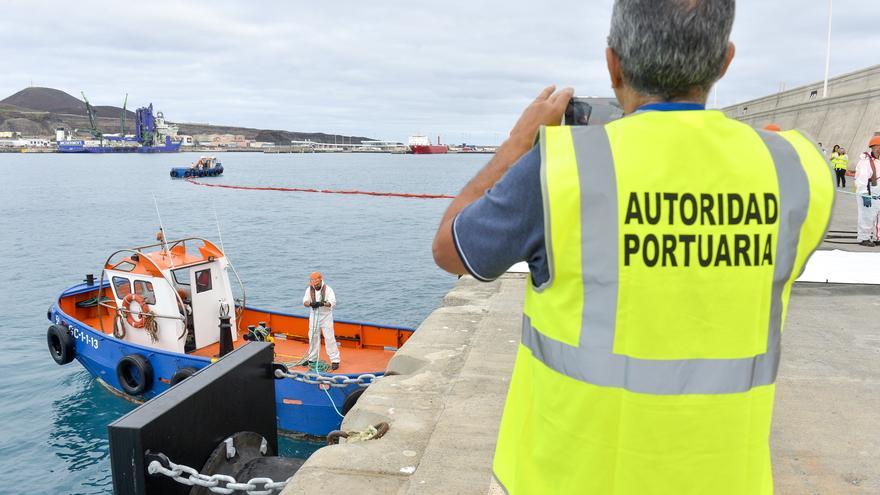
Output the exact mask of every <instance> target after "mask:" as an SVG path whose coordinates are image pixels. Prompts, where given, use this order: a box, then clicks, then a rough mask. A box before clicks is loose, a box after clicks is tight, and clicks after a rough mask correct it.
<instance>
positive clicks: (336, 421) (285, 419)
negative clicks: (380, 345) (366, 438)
mask: <svg viewBox="0 0 880 495" xmlns="http://www.w3.org/2000/svg"><path fill="white" fill-rule="evenodd" d="M104 287H109V284H105V285H104ZM96 291H97V286H96V285H86V284H79V285H75V286H73V287H70V288H69V289H67V290H65V291H64V292H62V293H61V295H59V297H58V299H56V301H55V303H54V304H52V306H51V307H50V308H49V312H48V314H47V316H48V318H49V320H50V321H51V322H52V323H54V324H56V325H61V326H63V327H65V328H67V329H68V331H69V333H70V335H71V336H72V337H73V341H74V356H75V358H76V360H77V361H79V362H80V364H82V366H83V367H84V368H85V369H86V370H87V371H88V372H89V373H90V374H91V375H92V376H93V377H95V378H98V379H100V380H101V381H102V382H103V383H104V384H106V385H107V386H108V387H110V388H111V389H112V390H113V391H114V392H116V393H118V394H119V395H122V396H125V397H127V398H129V399H133V400H135V401H138V402H140V401H146V400H149V399H152V398H153V397H155V396H157V395H159V394H161V393H162V392H164V391H166V390H168V389H169V388H171V377H172V376H173V375H174V373H175V372H176V371H177V370H179V369H181V368H185V367H191V368H194V369H196V370H200V369H202V368H204V367H206V366H208V365H209V364H211V359H209V358H206V357H201V356H193V355H189V354H178V353H173V352H167V351H162V350H158V349H153V348H149V347H144V346H140V345H135V344H131V343H128V342H125V341H123V340H119V339H117V338H115V337H113V336H112V335H108V334H105V333H103V332H101V331H100V330H98V329H95V328H92V327H90V326H88V325H86V324H85V323H83V322H81V321H79V320H77V319H76V318H74V317H72V316H70V315H68V314H67V313H65V312H64V311H63V310H62V309H61V306H60V300H61V298H62V297H65V296H71V295H76V294H83V293H88V292H96ZM130 354H139V355H141V356H143V357H144V358H145V359H147V360H148V361H149V362H150V365H151V366H152V368H153V377H152V381H151V383H149V384H148V387H147V391H146V392H144V394H143V395H141V396H137V397H129V396H127V395H126V394H125V393H124V392H123V388H122V386H121V385H120V384H119V380H118V378H117V376H116V366H117V364H118V363H119V360H120V359H122V357H124V356H127V355H130ZM364 372H367V370H365V371H364ZM369 372H370V373H373V374H374V375H376V376H381V375H382V374H384V373H383V372H373V371H369ZM346 376H349V377H351V378H357V375H346ZM358 388H359V387H358V386H357V385H349V386H347V387H345V388H329V389H328V390H324V389H322V388H320V387H319V386H318V385H313V384H307V383H303V382H300V381H296V380H292V379H287V378H285V379H281V380H276V381H275V404H276V415H277V419H278V428H279V429H280V430H283V432H284V433H288V434H293V435H297V436H306V437H324V436H326V435H327V433H329V432H331V431H333V430H336V429H339V427H340V425H341V423H342V416H341V414H340V412H341V410H342V404H343V402H344V401H345V398H346V397H347V396H348V395H349V394H351V393H353V392H355V391H356V390H357V389H358Z"/></svg>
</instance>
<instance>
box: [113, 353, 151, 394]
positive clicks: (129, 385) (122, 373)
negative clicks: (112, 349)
mask: <svg viewBox="0 0 880 495" xmlns="http://www.w3.org/2000/svg"><path fill="white" fill-rule="evenodd" d="M116 379H117V380H118V381H119V386H120V387H121V388H122V391H123V392H125V393H126V394H128V395H143V394H144V392H147V391H148V390H150V387H151V386H152V385H153V365H151V364H150V361H148V360H147V358H145V357H143V356H141V355H140V354H129V355H128V356H125V357H123V358H122V359H120V360H119V362H118V363H117V364H116Z"/></svg>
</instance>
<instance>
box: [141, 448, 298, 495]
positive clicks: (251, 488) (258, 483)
mask: <svg viewBox="0 0 880 495" xmlns="http://www.w3.org/2000/svg"><path fill="white" fill-rule="evenodd" d="M157 457H158V458H159V459H161V460H154V461H150V464H149V465H148V466H147V472H148V473H150V474H151V475H153V476H156V475H163V476H167V477H169V478H171V479H173V480H174V481H176V482H178V483H182V484H184V485H188V486H194V485H198V486H201V487H204V488H207V489H208V490H210V491H212V492H214V493H223V494H226V495H229V494H231V493H234V492H236V491H240V492H245V493H247V494H248V495H273V494H275V493H278V492H279V491H280V490H282V489H284V487H285V486H286V485H287V482H288V481H290V479H291V478H293V477H292V476H291V477H290V478H287V479H286V480H284V481H274V480H272V478H251V479H249V480H248V481H247V482H245V483H239V482H238V481H236V480H235V478H233V477H232V476H228V475H225V474H215V475H213V476H208V475H205V474H201V473H199V472H198V471H197V470H195V469H193V468H191V467H189V466H185V465H183V464H175V463H174V462H171V460H170V459H168V457H167V456H166V455H165V454H157ZM184 475H186V476H184Z"/></svg>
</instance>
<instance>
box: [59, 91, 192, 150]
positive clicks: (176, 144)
mask: <svg viewBox="0 0 880 495" xmlns="http://www.w3.org/2000/svg"><path fill="white" fill-rule="evenodd" d="M83 96H84V97H85V95H83ZM86 111H87V112H88V115H89V121H90V123H91V126H92V129H91V133H92V136H93V139H88V140H84V139H69V138H68V139H63V136H59V139H58V152H59V153H175V152H178V151H180V145H181V140H180V139H179V138H178V137H177V131H178V127H177V126H176V125H174V124H169V123H167V122H165V116H164V115H163V114H162V112H157V113H156V115H155V116H153V104H152V103H151V104H150V105H149V106H146V107H142V108H138V109H137V111H135V134H134V135H124V134H122V133H119V134H104V133H102V132H101V131H99V130H98V129H97V127H96V126H95V122H96V119H95V116H94V111H93V110H92V107H91V105H90V104H89V103H88V100H86ZM122 111H123V115H124V113H125V108H124V105H123V110H122ZM122 128H123V129H124V128H125V125H124V120H123V125H122Z"/></svg>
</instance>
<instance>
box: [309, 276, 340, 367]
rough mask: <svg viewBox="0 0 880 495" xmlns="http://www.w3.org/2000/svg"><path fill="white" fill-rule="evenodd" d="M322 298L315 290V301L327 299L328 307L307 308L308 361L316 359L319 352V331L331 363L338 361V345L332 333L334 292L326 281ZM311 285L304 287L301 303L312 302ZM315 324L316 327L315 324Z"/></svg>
mask: <svg viewBox="0 0 880 495" xmlns="http://www.w3.org/2000/svg"><path fill="white" fill-rule="evenodd" d="M324 287H326V290H324V298H322V297H321V291H320V290H316V291H315V301H317V302H321V301H327V302H329V303H330V307H329V308H328V307H327V306H322V307H320V308H317V309H314V308H309V355H308V360H309V361H317V360H318V357H319V356H320V353H321V333H323V334H324V345H325V346H326V347H327V355H328V356H330V362H331V363H338V362H339V346H338V345H336V334H335V333H333V310H334V309H336V293H335V292H333V289H331V288H330V286H329V285H327V284H326V283H325V284H324ZM310 289H311V287H306V294H305V296H303V304H306V303H309V302H312V291H311V290H310ZM315 325H317V327H316V326H315Z"/></svg>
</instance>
